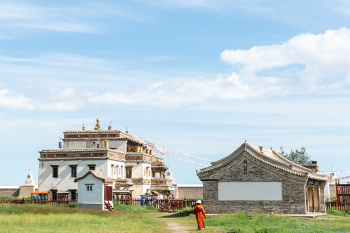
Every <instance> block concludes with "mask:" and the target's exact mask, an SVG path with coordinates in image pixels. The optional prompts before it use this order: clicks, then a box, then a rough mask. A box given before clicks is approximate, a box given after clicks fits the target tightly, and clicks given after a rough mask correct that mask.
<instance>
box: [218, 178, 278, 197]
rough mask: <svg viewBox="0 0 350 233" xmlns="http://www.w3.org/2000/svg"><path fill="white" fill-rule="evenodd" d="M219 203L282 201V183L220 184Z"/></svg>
mask: <svg viewBox="0 0 350 233" xmlns="http://www.w3.org/2000/svg"><path fill="white" fill-rule="evenodd" d="M218 191H219V193H218V197H219V201H282V182H219V190H218Z"/></svg>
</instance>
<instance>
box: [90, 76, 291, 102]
mask: <svg viewBox="0 0 350 233" xmlns="http://www.w3.org/2000/svg"><path fill="white" fill-rule="evenodd" d="M282 84H283V80H279V79H276V78H270V77H267V78H264V79H260V80H257V79H256V78H255V77H251V80H250V83H249V84H248V82H245V81H243V80H241V79H240V77H239V75H238V74H236V73H232V74H231V75H218V77H216V78H199V79H190V80H183V79H173V80H169V81H168V82H164V81H163V82H155V83H152V84H150V86H149V87H148V88H145V89H143V90H142V91H132V92H129V93H128V92H108V93H105V94H102V95H97V96H95V97H91V98H89V102H92V103H105V104H133V105H140V106H142V105H147V106H157V107H168V108H173V107H183V106H189V105H192V104H197V103H202V102H207V101H210V100H212V99H218V100H242V99H251V98H256V97H261V96H273V95H285V94H287V91H286V90H284V89H283V88H282Z"/></svg>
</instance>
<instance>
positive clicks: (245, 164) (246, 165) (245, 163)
mask: <svg viewBox="0 0 350 233" xmlns="http://www.w3.org/2000/svg"><path fill="white" fill-rule="evenodd" d="M243 167H244V175H247V174H248V168H247V167H248V162H247V160H246V159H245V160H244V162H243Z"/></svg>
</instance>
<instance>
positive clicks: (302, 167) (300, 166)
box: [272, 150, 314, 173]
mask: <svg viewBox="0 0 350 233" xmlns="http://www.w3.org/2000/svg"><path fill="white" fill-rule="evenodd" d="M272 152H273V153H274V154H275V155H276V156H277V157H279V158H280V159H282V160H284V161H286V162H287V163H289V164H291V165H292V166H294V167H297V168H299V169H300V170H303V171H306V172H312V173H314V171H312V170H311V169H309V168H306V167H304V166H302V165H300V164H297V163H294V162H293V161H290V160H289V159H287V158H285V157H284V156H282V155H281V154H279V153H277V152H276V151H275V150H272Z"/></svg>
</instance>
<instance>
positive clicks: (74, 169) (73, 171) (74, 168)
mask: <svg viewBox="0 0 350 233" xmlns="http://www.w3.org/2000/svg"><path fill="white" fill-rule="evenodd" d="M69 166H70V171H71V173H70V174H71V175H70V176H71V177H77V165H69Z"/></svg>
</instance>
